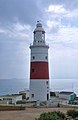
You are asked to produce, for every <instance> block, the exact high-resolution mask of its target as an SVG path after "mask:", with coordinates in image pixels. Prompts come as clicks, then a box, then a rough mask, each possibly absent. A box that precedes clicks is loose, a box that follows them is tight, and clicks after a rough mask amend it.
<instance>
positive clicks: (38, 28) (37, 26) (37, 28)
mask: <svg viewBox="0 0 78 120" xmlns="http://www.w3.org/2000/svg"><path fill="white" fill-rule="evenodd" d="M35 32H43V33H45V31H44V29H43V28H42V24H41V23H40V21H37V25H36V28H35V30H34V33H35Z"/></svg>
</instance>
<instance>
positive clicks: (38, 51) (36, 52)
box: [31, 46, 48, 62]
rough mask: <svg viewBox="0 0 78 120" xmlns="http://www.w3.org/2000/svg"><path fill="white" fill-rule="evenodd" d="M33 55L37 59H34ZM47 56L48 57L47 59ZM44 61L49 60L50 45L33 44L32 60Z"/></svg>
mask: <svg viewBox="0 0 78 120" xmlns="http://www.w3.org/2000/svg"><path fill="white" fill-rule="evenodd" d="M33 56H34V57H35V59H33ZM46 56H47V59H46ZM34 61H44V62H48V46H33V47H31V62H34Z"/></svg>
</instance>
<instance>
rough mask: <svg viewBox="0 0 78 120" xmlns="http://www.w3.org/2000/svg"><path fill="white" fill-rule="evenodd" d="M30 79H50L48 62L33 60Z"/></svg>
mask: <svg viewBox="0 0 78 120" xmlns="http://www.w3.org/2000/svg"><path fill="white" fill-rule="evenodd" d="M30 79H31V80H32V79H44V80H46V79H49V70H48V62H31V69H30Z"/></svg>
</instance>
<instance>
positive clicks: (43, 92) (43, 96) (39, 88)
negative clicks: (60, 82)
mask: <svg viewBox="0 0 78 120" xmlns="http://www.w3.org/2000/svg"><path fill="white" fill-rule="evenodd" d="M47 81H48V84H47V83H46V82H47ZM32 94H34V97H32ZM47 94H49V80H30V101H37V100H40V101H46V100H47ZM49 98H50V94H49Z"/></svg>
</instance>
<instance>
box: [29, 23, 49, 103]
mask: <svg viewBox="0 0 78 120" xmlns="http://www.w3.org/2000/svg"><path fill="white" fill-rule="evenodd" d="M33 36H34V37H33V38H34V40H33V44H32V45H30V52H31V57H30V101H37V100H39V101H47V100H49V99H50V98H49V97H50V94H49V64H48V49H49V46H48V45H47V44H46V42H45V31H44V29H43V27H42V24H41V23H40V21H37V24H36V28H35V30H34V32H33Z"/></svg>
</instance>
